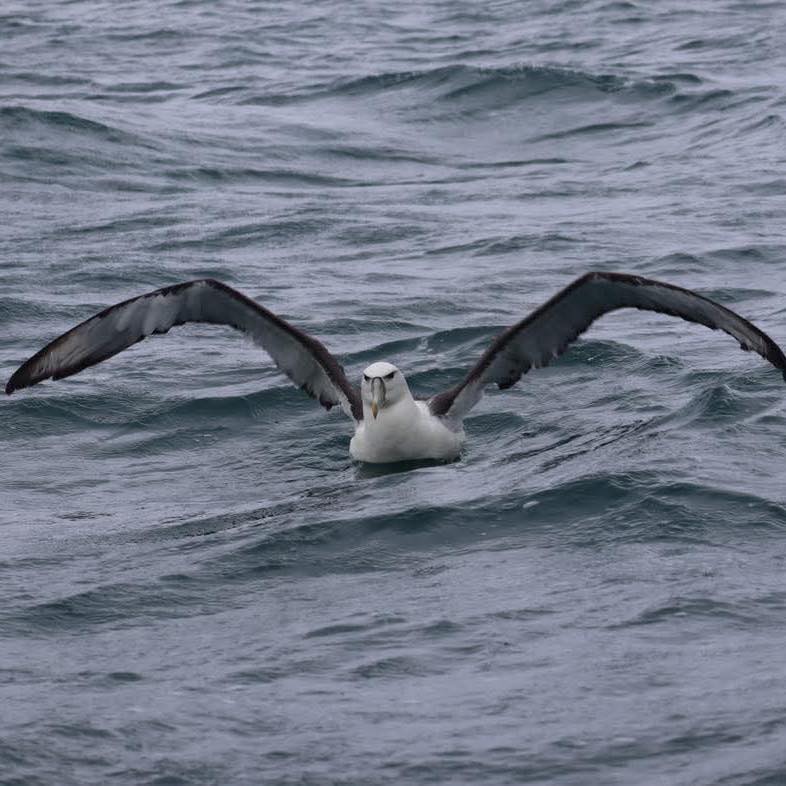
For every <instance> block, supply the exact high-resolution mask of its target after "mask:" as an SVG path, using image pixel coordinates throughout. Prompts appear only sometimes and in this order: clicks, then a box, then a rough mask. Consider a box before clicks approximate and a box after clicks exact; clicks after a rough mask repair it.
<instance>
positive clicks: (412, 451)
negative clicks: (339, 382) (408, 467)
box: [349, 399, 464, 464]
mask: <svg viewBox="0 0 786 786" xmlns="http://www.w3.org/2000/svg"><path fill="white" fill-rule="evenodd" d="M463 441H464V429H462V428H461V427H459V429H458V430H457V431H455V430H453V429H451V428H448V427H447V426H446V425H445V423H444V422H443V421H442V420H440V419H439V418H435V417H434V416H433V415H432V414H431V413H430V412H429V410H428V406H427V405H426V404H425V402H422V401H412V400H411V399H410V401H408V402H401V403H399V404H395V405H394V406H392V407H385V408H383V409H381V410H380V411H379V415H378V417H377V418H376V419H375V418H374V417H372V415H371V413H370V412H364V417H363V421H362V423H361V424H360V425H359V426H358V428H357V431H355V436H354V437H352V441H351V442H350V443H349V452H350V454H351V455H352V458H354V459H357V460H358V461H367V462H369V463H372V464H386V463H389V462H393V461H415V460H418V459H454V458H457V457H458V455H459V452H460V451H461V444H462V442H463Z"/></svg>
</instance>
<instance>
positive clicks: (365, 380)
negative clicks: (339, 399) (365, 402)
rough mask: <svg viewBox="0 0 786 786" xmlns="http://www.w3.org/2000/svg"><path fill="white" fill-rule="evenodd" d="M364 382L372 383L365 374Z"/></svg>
mask: <svg viewBox="0 0 786 786" xmlns="http://www.w3.org/2000/svg"><path fill="white" fill-rule="evenodd" d="M363 381H364V382H371V380H370V379H369V378H368V377H367V376H366V375H365V374H364V375H363Z"/></svg>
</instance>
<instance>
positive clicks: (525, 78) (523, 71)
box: [241, 64, 701, 105]
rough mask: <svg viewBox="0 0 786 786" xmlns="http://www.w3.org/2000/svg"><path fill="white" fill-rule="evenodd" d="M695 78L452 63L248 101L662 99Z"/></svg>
mask: <svg viewBox="0 0 786 786" xmlns="http://www.w3.org/2000/svg"><path fill="white" fill-rule="evenodd" d="M688 77H690V81H691V82H692V83H693V84H697V83H701V80H700V79H699V77H695V76H692V75H685V74H675V75H674V78H673V79H669V78H668V77H664V76H663V75H659V76H658V77H655V78H641V79H634V78H630V77H626V76H620V75H616V74H608V73H600V74H595V73H592V72H589V71H582V70H576V69H571V68H559V67H554V66H539V65H526V64H525V65H516V66H503V67H483V66H469V65H458V64H457V65H448V66H441V67H438V68H430V69H424V70H415V71H392V72H385V73H381V74H371V75H364V76H359V77H354V78H349V79H342V80H336V81H333V82H329V83H322V84H319V85H314V86H311V87H306V88H305V89H303V90H301V91H299V92H295V93H286V94H284V93H279V94H270V95H265V96H255V97H251V98H245V99H243V100H242V101H241V103H243V104H270V105H276V104H287V103H295V102H302V101H314V100H320V99H325V98H337V97H350V98H354V97H360V98H369V97H374V96H382V95H385V96H390V95H391V94H393V93H397V92H403V91H405V92H407V93H412V92H415V93H419V94H421V95H423V96H428V98H429V99H430V100H436V101H441V102H445V103H462V102H463V103H466V102H470V103H473V102H474V103H477V102H478V101H485V100H486V99H487V98H489V97H491V98H492V99H494V101H499V100H503V101H505V102H511V101H521V100H525V99H527V98H536V97H539V96H544V95H546V94H549V93H553V92H554V91H566V90H568V91H571V92H572V93H573V94H574V95H575V96H576V97H577V98H580V97H581V96H582V95H583V96H585V97H591V96H593V95H594V96H607V95H613V94H619V95H625V96H638V97H641V98H659V97H661V96H666V95H671V94H674V93H676V92H677V90H678V86H679V85H680V84H681V83H685V82H686V81H687V80H688Z"/></svg>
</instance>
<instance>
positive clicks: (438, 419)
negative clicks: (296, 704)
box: [5, 272, 786, 463]
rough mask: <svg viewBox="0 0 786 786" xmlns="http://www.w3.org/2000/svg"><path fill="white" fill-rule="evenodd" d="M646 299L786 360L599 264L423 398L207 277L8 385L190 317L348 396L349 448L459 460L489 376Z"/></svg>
mask: <svg viewBox="0 0 786 786" xmlns="http://www.w3.org/2000/svg"><path fill="white" fill-rule="evenodd" d="M620 308H637V309H642V310H645V311H656V312H659V313H661V314H670V315H671V316H675V317H681V318H682V319H684V320H687V321H688V322H696V323H698V324H700V325H706V326H707V327H709V328H712V329H713V330H717V329H720V330H723V331H724V332H726V333H728V334H729V335H730V336H733V337H734V338H735V339H736V340H737V341H738V342H739V344H740V346H741V347H742V349H744V350H746V351H747V350H753V351H754V352H757V353H758V354H759V355H761V356H762V357H763V358H765V359H766V360H768V361H770V363H772V364H773V365H774V366H776V367H777V368H779V369H780V370H781V371H782V372H783V375H784V379H786V357H784V354H783V352H782V351H781V349H780V347H779V346H778V345H777V344H776V343H775V342H774V341H773V340H772V339H771V338H770V337H769V336H767V335H766V334H765V333H763V332H762V331H761V330H759V329H758V328H757V327H756V326H755V325H752V324H751V323H750V322H748V321H747V320H746V319H743V318H742V317H741V316H739V315H738V314H735V313H734V312H733V311H731V310H730V309H728V308H726V307H725V306H722V305H720V304H718V303H715V302H714V301H712V300H710V299H709V298H706V297H703V296H702V295H699V294H697V293H695V292H691V291H690V290H688V289H683V288H681V287H677V286H674V285H673V284H666V283H663V282H660V281H653V280H651V279H647V278H642V277H640V276H635V275H628V274H625V273H597V272H596V273H587V274H586V275H583V276H581V277H580V278H578V279H576V280H575V281H574V282H573V283H572V284H570V285H569V286H567V287H566V288H565V289H563V290H562V291H561V292H558V293H557V294H556V295H555V296H554V297H552V298H551V299H550V300H548V301H547V302H546V303H544V304H543V305H542V306H541V307H540V308H538V309H536V310H535V311H534V312H532V313H531V314H530V315H529V316H527V317H525V318H524V319H522V320H521V321H520V322H517V323H516V324H515V325H512V326H511V327H509V328H507V329H506V330H503V331H502V333H500V334H499V335H498V336H497V337H496V338H495V339H494V340H493V341H492V342H491V345H490V346H489V347H488V349H487V350H486V351H485V352H484V353H483V354H482V355H481V357H480V359H479V360H478V361H477V363H475V365H474V366H473V367H472V368H471V369H470V370H469V372H468V373H467V374H466V376H465V377H464V378H463V379H462V380H461V381H460V382H458V384H456V385H455V386H454V387H452V388H450V389H448V390H445V391H443V392H442V393H438V394H437V395H435V396H432V397H431V398H429V399H423V400H420V399H416V398H414V397H413V395H412V393H411V392H410V389H409V385H408V384H407V381H406V379H405V378H404V375H403V374H402V373H401V371H400V370H399V369H398V368H396V366H394V365H392V364H390V363H385V362H378V363H372V364H371V365H370V366H368V368H366V370H365V371H364V372H363V377H362V380H361V383H360V387H359V388H358V387H356V386H354V385H352V384H351V383H350V382H349V380H348V379H347V377H346V374H345V373H344V369H343V367H342V366H341V364H340V363H339V362H338V361H337V360H336V358H335V357H334V356H333V355H332V354H331V353H330V352H329V351H328V350H327V349H326V348H325V346H324V345H323V344H322V343H321V342H319V341H317V339H315V338H313V337H312V336H310V335H308V334H307V333H305V332H304V331H302V330H300V329H299V328H297V327H295V326H294V325H291V324H289V322H287V321H285V320H284V319H282V318H281V317H279V316H277V315H276V314H274V313H273V312H272V311H269V310H268V309H266V308H265V307H264V306H261V305H260V304H259V303H256V302H255V301H253V300H251V299H250V298H248V297H246V296H245V295H243V294H242V293H241V292H238V291H237V290H235V289H232V287H229V286H227V285H226V284H222V283H221V282H220V281H215V280H213V279H199V280H197V281H188V282H185V283H183V284H175V285H174V286H170V287H164V288H163V289H157V290H156V291H155V292H149V293H148V294H146V295H140V296H139V297H135V298H131V299H130V300H126V301H124V302H122V303H118V304H117V305H114V306H110V307H109V308H107V309H105V310H104V311H102V312H101V313H99V314H96V315H95V316H92V317H90V319H88V320H86V321H85V322H82V323H81V324H80V325H77V326H76V327H74V328H72V329H71V330H69V331H68V332H67V333H64V334H63V335H62V336H60V337H59V338H56V339H55V340H54V341H52V342H51V343H49V344H47V345H46V346H45V347H44V348H43V349H41V350H40V351H39V352H37V353H36V354H35V355H33V356H32V357H31V358H30V359H29V360H26V361H25V362H24V363H23V364H22V365H21V366H20V367H19V368H18V369H17V370H16V371H15V372H14V374H13V376H12V377H11V379H10V380H9V381H8V384H7V385H6V388H5V392H6V393H7V394H9V395H10V394H11V393H13V392H14V391H15V390H19V389H21V388H26V387H29V386H31V385H35V384H37V383H38V382H41V381H42V380H45V379H49V378H51V379H62V378H63V377H68V376H71V374H76V373H77V372H79V371H82V369H85V368H87V367H88V366H93V365H95V364H96V363H100V362H101V361H102V360H106V359H107V358H110V357H112V355H115V354H117V353H118V352H120V351H122V350H124V349H126V348H127V347H130V346H132V345H133V344H135V343H137V342H138V341H141V340H142V339H144V338H146V337H147V336H150V335H152V334H154V333H166V332H168V331H169V329H170V328H172V327H175V326H176V325H182V324H185V323H186V322H206V323H209V324H213V325H229V326H230V327H233V328H235V329H236V330H239V331H241V332H243V333H245V334H247V335H248V336H250V337H251V339H252V340H253V341H254V342H255V343H257V344H259V345H260V346H262V347H263V348H264V349H265V350H266V351H267V352H268V354H269V355H270V357H271V358H272V359H273V362H274V363H275V364H276V366H278V368H279V369H280V370H281V371H283V372H284V374H286V375H287V376H288V377H289V378H290V379H291V380H292V382H294V383H295V385H297V386H298V387H299V388H301V389H302V390H304V391H305V392H306V393H307V394H308V395H309V396H312V397H313V398H315V399H317V400H318V401H319V403H320V404H322V406H323V407H325V408H326V409H330V408H331V407H333V406H335V405H339V406H340V407H341V409H342V410H343V411H344V413H345V414H346V415H347V416H348V417H350V418H352V420H353V421H354V424H355V434H354V436H353V437H352V440H351V442H350V443H349V451H350V454H351V455H352V457H353V458H355V459H357V460H359V461H367V462H373V463H385V462H394V461H406V460H415V459H455V458H457V457H458V455H459V452H460V450H461V445H462V442H463V441H464V429H463V426H462V422H463V420H464V417H465V416H466V415H467V413H468V412H469V411H470V409H472V407H473V406H474V405H475V404H476V403H477V402H478V400H479V399H480V397H481V395H482V394H483V389H484V388H485V387H486V386H487V385H492V384H496V385H497V386H498V387H499V388H500V389H503V390H504V389H505V388H509V387H511V386H512V385H514V384H515V383H516V382H517V381H518V380H519V379H520V378H521V376H522V374H525V373H526V372H527V371H528V370H529V369H531V368H540V367H542V366H546V365H548V364H549V363H550V362H551V361H552V360H553V359H554V358H556V357H558V356H559V355H561V354H562V353H563V352H564V351H565V349H566V348H567V347H568V345H569V344H571V343H572V342H573V341H575V339H576V338H577V337H578V336H579V335H580V334H581V333H583V332H584V331H585V330H586V329H587V328H588V327H589V326H590V325H591V324H592V323H593V322H594V321H595V320H596V319H597V318H598V317H600V316H602V315H603V314H607V313H609V312H610V311H616V310H617V309H620Z"/></svg>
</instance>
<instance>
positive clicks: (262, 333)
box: [5, 279, 363, 421]
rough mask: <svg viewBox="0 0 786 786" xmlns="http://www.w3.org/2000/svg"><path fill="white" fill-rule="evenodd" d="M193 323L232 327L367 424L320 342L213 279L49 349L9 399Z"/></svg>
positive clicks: (33, 361)
mask: <svg viewBox="0 0 786 786" xmlns="http://www.w3.org/2000/svg"><path fill="white" fill-rule="evenodd" d="M186 322H207V323H209V324H212V325H229V326H230V327H233V328H235V329H236V330H239V331H241V332H243V333H246V334H247V335H248V336H250V337H251V338H252V339H253V340H254V342H255V343H256V344H259V345H260V346H262V347H263V348H264V349H265V350H266V351H267V352H268V354H269V355H270V357H271V358H273V362H274V363H275V364H276V366H278V368H280V369H281V371H283V372H284V373H285V374H286V375H287V376H288V377H289V378H290V379H291V380H292V382H294V383H295V384H296V385H297V386H298V387H299V388H301V389H302V390H305V391H306V393H308V395H309V396H312V397H313V398H315V399H317V400H318V401H319V403H320V404H322V406H324V407H325V408H326V409H330V408H331V407H332V406H334V405H335V404H340V405H341V408H342V409H343V410H344V412H345V413H346V414H347V415H348V416H349V417H352V418H354V419H355V420H356V421H360V420H362V419H363V405H362V402H361V399H360V393H359V392H358V390H357V389H355V388H354V387H353V386H352V385H350V383H349V381H348V380H347V378H346V376H345V374H344V369H343V368H342V367H341V365H340V364H339V363H338V361H337V360H336V359H335V358H334V357H333V355H331V354H330V352H328V350H327V349H326V348H325V347H324V346H323V345H322V344H321V343H320V342H319V341H317V340H316V339H315V338H312V337H311V336H309V335H308V334H307V333H304V332H303V331H302V330H299V329H298V328H296V327H294V326H293V325H290V324H289V323H288V322H286V321H285V320H283V319H281V317H278V316H276V315H275V314H274V313H273V312H271V311H268V310H267V309H266V308H264V307H263V306H260V305H259V304H258V303H255V302H254V301H253V300H251V299H250V298H247V297H246V296H245V295H243V294H241V293H240V292H238V291H236V290H234V289H232V287H228V286H227V285H226V284H222V283H221V282H220V281H214V280H213V279H200V280H198V281H187V282H185V283H183V284H175V285H174V286H171V287H164V288H163V289H158V290H156V291H155V292H149V293H148V294H146V295H140V296H139V297H135V298H131V300H126V301H124V302H123V303H118V304H117V305H115V306H110V307H109V308H107V309H106V310H104V311H102V312H101V313H100V314H96V315H95V316H93V317H90V319H88V320H86V321H85V322H82V324H81V325H77V326H76V327H75V328H72V329H71V330H69V331H68V332H67V333H64V334H63V335H62V336H60V337H59V338H56V339H55V340H54V341H52V342H51V343H49V344H47V345H46V346H45V347H44V348H43V349H42V350H40V351H39V352H37V353H36V354H35V355H33V357H31V358H30V359H29V360H27V361H25V362H24V363H23V364H22V365H21V366H20V367H19V368H18V369H17V370H16V371H15V372H14V374H13V376H12V377H11V379H10V380H9V381H8V384H7V385H6V387H5V392H6V393H7V394H9V395H10V394H11V393H13V392H14V391H15V390H19V389H20V388H25V387H29V386H30V385H35V384H36V383H38V382H41V381H42V380H44V379H49V378H50V377H51V378H52V379H62V378H63V377H68V376H70V375H71V374H76V373H77V372H78V371H81V370H82V369H84V368H87V367H88V366H93V365H95V364H96V363H100V362H101V361H102V360H106V359H107V358H110V357H112V355H115V354H117V353H118V352H121V351H122V350H124V349H126V348H127V347H130V346H132V345H133V344H136V343H137V342H138V341H141V340H142V339H144V338H146V337H147V336H149V335H151V334H153V333H166V332H168V331H169V329H170V328H172V327H175V326H176V325H182V324H184V323H186Z"/></svg>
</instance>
